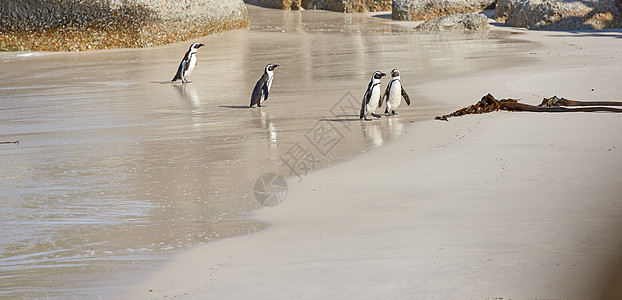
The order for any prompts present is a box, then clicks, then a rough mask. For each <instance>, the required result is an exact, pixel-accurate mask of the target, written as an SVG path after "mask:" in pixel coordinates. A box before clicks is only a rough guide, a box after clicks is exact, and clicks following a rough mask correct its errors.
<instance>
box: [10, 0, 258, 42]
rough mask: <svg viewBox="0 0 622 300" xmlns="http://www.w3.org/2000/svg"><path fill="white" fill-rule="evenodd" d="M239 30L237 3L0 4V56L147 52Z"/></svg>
mask: <svg viewBox="0 0 622 300" xmlns="http://www.w3.org/2000/svg"><path fill="white" fill-rule="evenodd" d="M245 26H248V12H247V11H246V6H245V5H244V2H243V1H242V0H194V1H187V0H2V1H0V51H2V50H10V51H14V50H20V51H33V50H35V51H59V50H61V51H74V50H89V49H109V48H127V47H149V46H154V45H162V44H168V43H175V42H180V41H185V40H189V39H194V38H197V37H201V36H205V35H208V34H211V33H214V32H219V31H222V30H227V29H233V28H240V27H245Z"/></svg>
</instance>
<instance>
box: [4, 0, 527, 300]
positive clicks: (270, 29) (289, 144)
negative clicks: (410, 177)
mask: <svg viewBox="0 0 622 300" xmlns="http://www.w3.org/2000/svg"><path fill="white" fill-rule="evenodd" d="M249 9H250V10H251V11H252V13H253V15H251V18H254V17H256V19H255V21H254V22H253V25H252V26H251V28H250V29H249V30H234V31H229V32H225V33H221V34H216V35H212V36H208V37H203V38H201V39H200V40H199V41H200V42H203V43H205V44H206V47H203V48H201V51H200V52H199V53H198V57H199V66H198V67H197V68H196V69H195V71H194V73H193V74H192V76H191V78H190V80H191V83H190V84H186V85H182V84H175V83H171V82H170V78H171V77H172V74H173V72H174V71H175V70H176V67H177V66H178V64H179V59H180V58H181V56H182V55H183V53H184V52H185V51H186V50H187V46H188V45H186V44H174V45H169V46H163V47H154V48H150V49H128V50H121V49H118V50H104V51H92V52H80V53H45V54H43V55H38V54H33V55H29V54H27V55H23V56H22V54H23V53H21V54H6V53H2V54H0V59H2V60H3V66H4V68H3V70H2V71H3V72H5V75H6V76H5V77H6V80H4V81H3V82H2V86H1V87H0V89H2V90H3V91H5V93H4V94H3V95H2V96H0V98H2V101H0V103H2V104H3V106H2V108H0V109H2V110H5V111H6V112H7V114H6V117H7V119H6V127H5V130H4V132H3V133H2V134H1V135H0V138H2V139H1V140H11V138H13V137H17V139H18V140H19V141H20V144H19V146H15V147H12V146H11V147H3V149H2V150H3V154H6V156H5V159H3V163H4V165H3V170H2V171H3V172H2V174H1V175H2V177H0V180H1V183H0V185H1V187H0V188H1V189H2V190H3V195H5V196H4V197H3V201H4V202H3V203H4V205H3V206H2V210H3V213H4V214H3V218H2V219H1V220H0V222H2V224H3V226H4V228H6V230H4V231H3V234H4V236H6V237H7V238H6V239H3V244H2V245H0V248H2V249H3V252H2V254H3V259H2V261H3V262H5V264H3V266H2V267H0V271H2V272H3V274H4V275H3V280H2V283H0V287H1V288H0V289H1V290H2V292H0V295H2V296H6V297H18V298H19V297H23V296H28V297H33V298H45V297H47V298H66V297H81V298H91V297H104V298H113V297H117V296H119V294H120V293H122V291H121V289H122V288H123V287H126V286H128V285H131V283H132V282H133V280H135V279H140V278H142V277H143V276H145V274H151V271H152V270H153V269H157V268H158V266H159V265H160V264H161V263H163V262H167V261H168V259H169V258H170V256H172V255H176V253H178V252H184V251H185V250H186V249H189V248H193V247H196V246H198V245H203V244H206V243H210V242H211V241H214V240H218V239H222V238H226V237H229V236H232V235H246V234H248V233H251V232H255V231H258V230H261V229H262V228H263V226H264V224H265V223H264V222H260V221H258V220H256V219H250V220H249V219H248V218H246V217H245V216H246V214H247V212H248V211H252V210H254V209H255V208H257V207H259V206H260V204H259V203H258V202H257V201H256V200H255V199H253V183H254V182H255V180H256V179H257V178H258V177H259V176H260V175H262V174H265V173H266V172H278V173H281V174H282V175H287V174H289V171H288V170H287V169H286V168H285V167H283V163H282V158H283V157H284V156H285V155H287V153H288V152H289V151H290V150H292V149H294V148H293V147H294V146H296V144H297V143H298V142H304V141H305V140H306V139H305V134H308V133H309V130H310V129H311V128H314V126H322V125H330V126H334V127H337V128H340V129H342V130H344V131H343V133H344V135H346V136H347V138H346V139H343V140H341V141H340V142H339V143H338V144H336V145H335V147H333V148H330V149H324V150H330V152H328V151H324V153H317V152H316V153H315V155H316V157H318V158H321V159H319V160H318V161H315V165H314V166H313V170H323V169H324V167H325V166H327V165H332V164H334V163H335V162H338V161H342V160H348V159H349V157H354V156H357V155H358V154H360V153H362V152H373V151H376V149H379V148H382V147H379V146H383V145H387V144H391V143H392V141H394V140H396V138H398V137H400V136H401V135H402V134H404V133H405V131H408V130H407V128H408V125H409V124H412V123H413V122H418V121H419V120H421V119H422V118H427V116H426V115H428V114H430V115H433V114H436V113H441V112H444V111H445V109H446V108H449V107H452V106H450V105H447V104H445V103H443V102H442V101H438V102H437V101H435V100H434V99H432V100H428V99H424V98H423V96H421V94H420V93H419V89H418V86H419V85H421V84H423V83H424V82H427V81H428V80H434V79H438V78H443V77H449V76H456V75H458V74H470V72H471V70H476V69H478V68H485V69H487V68H499V67H500V65H505V63H504V62H503V60H502V59H500V58H503V56H504V55H507V51H508V50H509V51H510V52H511V51H516V49H517V48H518V49H524V48H523V46H524V45H522V44H517V43H505V42H504V41H502V40H497V39H480V38H479V37H478V36H472V35H460V34H458V35H451V34H449V35H445V34H441V35H436V34H431V35H428V34H425V35H423V34H411V32H410V31H409V30H408V29H407V28H404V27H401V26H397V25H391V24H387V22H385V21H384V20H377V19H373V18H369V17H368V16H367V15H364V14H341V13H333V12H326V11H313V12H311V11H305V12H300V11H297V12H284V11H278V10H268V9H260V8H255V7H249ZM275 23H276V25H275ZM275 47H278V49H279V51H274V49H275ZM388 49H390V50H388ZM266 63H279V64H280V65H281V67H279V69H278V70H277V72H276V78H275V81H274V85H273V87H272V90H271V92H270V101H269V102H268V104H267V107H265V108H262V109H249V108H247V105H248V97H249V92H250V89H251V88H252V87H253V86H254V84H255V82H256V81H257V79H258V77H259V76H260V75H261V73H262V71H263V68H264V67H265V64H266ZM394 67H399V68H400V70H401V71H402V74H408V76H402V80H403V82H404V84H405V86H407V87H408V91H409V93H410V95H411V97H414V98H415V100H414V105H412V106H410V107H408V106H401V107H400V108H399V110H398V112H399V114H400V117H399V118H392V119H389V120H388V119H387V118H386V117H385V118H383V119H381V120H380V121H375V122H369V123H361V122H358V116H357V114H358V110H359V109H360V97H361V96H362V93H363V92H364V89H365V87H366V85H367V82H368V81H369V75H370V72H372V71H373V70H375V69H379V70H387V71H388V70H390V69H392V68H394ZM9 74H10V75H9ZM24 78H27V79H28V82H27V83H25V82H24ZM346 96H347V97H346ZM344 97H345V98H344ZM343 99H345V100H347V101H351V102H352V103H353V104H352V105H351V106H349V107H345V108H344V109H348V110H347V111H343V112H342V111H340V110H335V109H333V108H335V104H336V103H337V102H338V101H341V100H343ZM339 108H341V107H339ZM42 109H45V113H41V112H42ZM344 119H345V120H344ZM350 121H354V122H350ZM346 124H349V125H350V126H349V128H345V127H346V126H343V125H346ZM415 124H416V123H415ZM348 129H349V130H350V131H348ZM398 140H399V139H398ZM307 150H312V149H311V148H308V149H307ZM310 174H311V173H310ZM293 180H294V181H296V180H297V178H295V179H293ZM304 180H306V177H305V178H304ZM292 199H293V198H290V199H289V200H287V201H286V202H285V205H287V202H289V201H292ZM50 253H52V254H50Z"/></svg>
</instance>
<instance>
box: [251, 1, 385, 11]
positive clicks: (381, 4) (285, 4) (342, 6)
mask: <svg viewBox="0 0 622 300" xmlns="http://www.w3.org/2000/svg"><path fill="white" fill-rule="evenodd" d="M246 3H249V4H257V5H260V6H264V7H270V8H280V9H288V10H289V9H323V10H332V11H338V12H367V11H388V10H391V0H246Z"/></svg>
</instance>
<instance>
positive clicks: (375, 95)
mask: <svg viewBox="0 0 622 300" xmlns="http://www.w3.org/2000/svg"><path fill="white" fill-rule="evenodd" d="M383 76H387V74H385V73H382V72H380V71H376V72H374V74H373V75H371V81H370V82H369V84H368V85H367V91H365V96H363V103H362V104H361V115H360V118H361V119H363V118H364V119H365V121H369V119H368V118H367V115H372V116H374V117H376V118H380V115H379V114H377V113H375V111H376V108H378V107H380V106H379V105H378V104H379V103H380V97H381V94H380V78H382V77H383Z"/></svg>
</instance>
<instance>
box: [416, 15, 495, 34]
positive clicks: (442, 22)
mask: <svg viewBox="0 0 622 300" xmlns="http://www.w3.org/2000/svg"><path fill="white" fill-rule="evenodd" d="M415 29H417V30H425V31H480V32H485V31H488V30H489V26H488V17H486V16H485V15H484V14H451V15H446V16H442V17H440V18H436V19H432V20H428V21H425V22H423V23H421V24H419V25H417V26H416V27H415Z"/></svg>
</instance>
